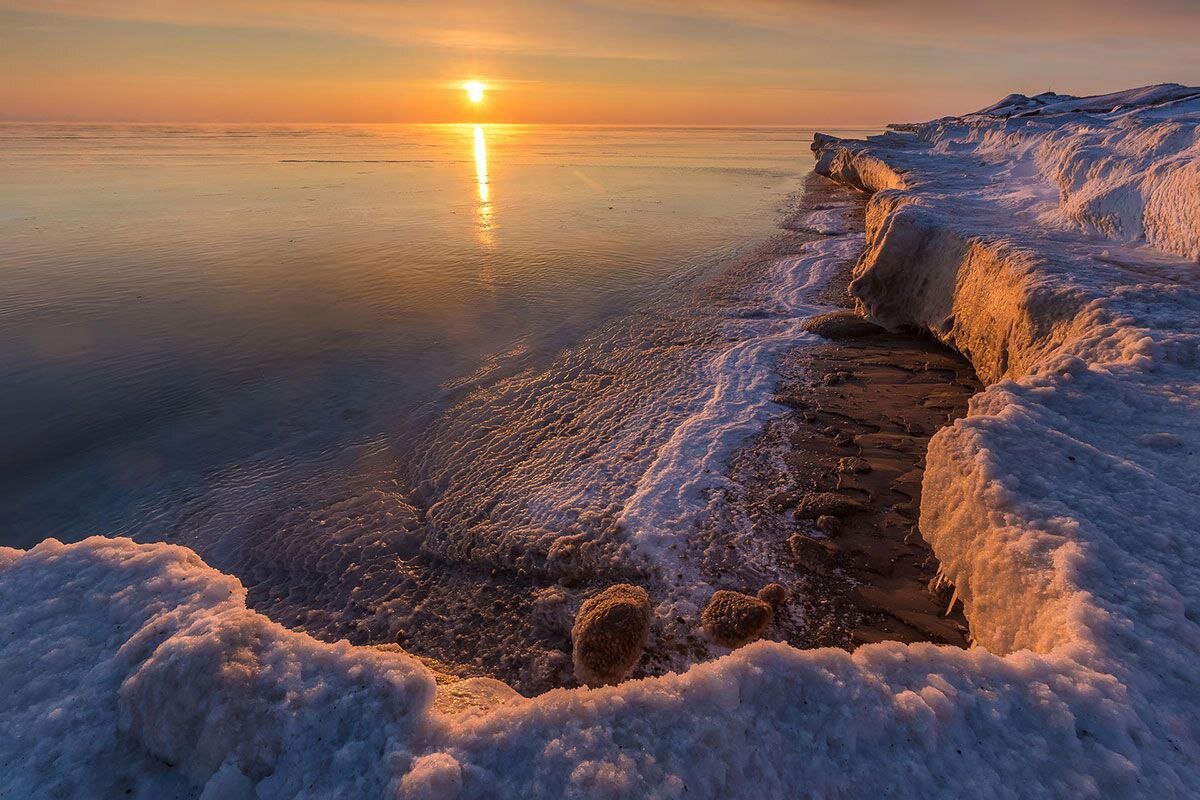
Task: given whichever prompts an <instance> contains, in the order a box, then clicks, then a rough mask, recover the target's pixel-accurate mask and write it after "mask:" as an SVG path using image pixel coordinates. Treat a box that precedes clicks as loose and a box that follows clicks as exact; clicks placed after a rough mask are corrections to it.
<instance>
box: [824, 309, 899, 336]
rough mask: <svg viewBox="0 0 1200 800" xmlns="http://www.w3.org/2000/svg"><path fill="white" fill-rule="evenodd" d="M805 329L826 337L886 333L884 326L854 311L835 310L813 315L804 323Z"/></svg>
mask: <svg viewBox="0 0 1200 800" xmlns="http://www.w3.org/2000/svg"><path fill="white" fill-rule="evenodd" d="M804 330H806V331H808V332H809V333H815V334H816V335H817V336H823V337H824V338H826V339H861V338H863V337H865V336H875V335H877V334H880V333H886V331H885V330H884V329H883V328H881V327H880V326H878V325H876V324H875V323H874V322H868V321H867V320H865V319H863V318H862V317H860V316H859V315H858V314H855V313H854V312H853V311H834V312H833V313H830V314H821V315H819V316H816V317H813V318H812V319H810V320H808V321H807V322H805V323H804Z"/></svg>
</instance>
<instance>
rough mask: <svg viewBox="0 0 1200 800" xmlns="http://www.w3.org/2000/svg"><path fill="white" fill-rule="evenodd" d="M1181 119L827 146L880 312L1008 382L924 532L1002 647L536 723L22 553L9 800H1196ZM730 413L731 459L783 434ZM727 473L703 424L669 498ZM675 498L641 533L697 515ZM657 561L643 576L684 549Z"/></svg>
mask: <svg viewBox="0 0 1200 800" xmlns="http://www.w3.org/2000/svg"><path fill="white" fill-rule="evenodd" d="M1174 91H1175V90H1174V89H1172V90H1170V91H1167V90H1165V89H1164V90H1162V91H1157V92H1149V93H1148V94H1147V95H1146V96H1143V97H1142V99H1141V100H1137V101H1136V102H1135V101H1133V100H1130V99H1128V98H1129V96H1132V94H1131V93H1125V94H1126V95H1127V97H1126V99H1123V100H1122V101H1121V102H1119V103H1118V104H1117V105H1114V106H1112V108H1110V109H1109V110H1107V111H1096V110H1088V111H1087V113H1084V114H1079V113H1075V111H1074V109H1062V108H1061V106H1062V105H1063V104H1064V103H1065V104H1068V105H1069V104H1070V103H1071V102H1073V101H1071V100H1064V99H1061V98H1058V97H1056V98H1045V97H1043V98H1042V101H1039V102H1040V105H1039V109H1040V111H1039V113H1037V114H1034V115H1031V116H1027V117H1021V116H1011V117H1007V118H1005V117H1004V115H1003V114H999V115H995V116H993V115H973V116H971V117H967V118H962V119H956V120H938V121H936V122H933V123H928V124H924V125H916V126H909V128H908V129H907V130H906V132H895V133H892V134H890V135H887V136H883V137H877V138H873V139H871V140H868V141H866V142H850V141H842V140H836V139H833V138H831V137H825V136H818V137H817V139H816V141H815V142H814V149H815V150H816V152H817V155H818V169H819V170H820V171H821V172H823V173H824V174H826V175H829V176H832V177H835V178H836V179H837V180H839V181H842V182H844V183H846V184H848V185H852V186H857V187H859V188H861V189H864V190H866V191H868V192H871V193H872V198H871V201H870V204H869V207H868V216H867V230H866V239H865V245H866V249H865V252H864V253H863V255H862V257H861V259H860V261H859V263H858V266H857V267H856V278H855V281H854V284H853V290H854V291H855V292H856V293H857V294H858V296H859V298H860V300H861V302H862V304H863V306H864V307H865V310H866V311H868V312H869V313H870V314H871V315H873V316H874V317H875V318H876V319H878V320H880V321H881V322H884V323H887V324H893V325H899V324H903V325H915V326H920V327H923V328H925V329H927V330H929V331H930V332H931V333H933V334H934V335H935V336H937V337H939V338H941V339H942V340H943V341H946V342H948V343H950V344H951V345H953V346H955V347H957V348H958V349H959V350H961V351H962V352H963V353H965V354H966V355H968V357H970V358H971V360H972V361H973V362H974V364H975V366H976V368H977V370H978V372H979V374H980V376H981V377H983V378H984V379H985V380H986V381H988V382H989V383H990V386H989V388H988V389H987V390H985V391H984V392H982V393H981V394H980V395H978V396H977V397H976V398H974V400H973V401H972V403H971V408H970V413H969V415H968V416H967V417H965V418H963V419H961V420H959V421H958V422H956V423H955V424H954V425H952V426H950V427H948V428H946V429H944V430H943V431H942V432H940V433H939V434H937V435H936V436H935V437H934V439H933V440H932V442H931V445H930V451H929V454H928V468H927V471H926V476H925V486H924V496H923V500H922V511H921V525H922V530H923V532H924V533H925V536H926V537H927V538H928V539H929V541H930V542H931V544H932V546H933V548H934V550H935V552H936V554H937V555H938V557H939V558H940V560H941V563H942V568H943V572H944V574H945V576H946V577H947V578H948V579H949V580H951V581H953V582H954V583H955V585H956V587H957V592H958V596H959V597H960V598H961V599H962V600H963V601H964V603H965V605H966V608H967V613H968V618H969V620H970V622H971V628H972V634H973V636H974V638H975V640H976V642H977V643H978V644H979V645H982V646H979V647H975V648H972V649H971V650H967V651H963V650H959V649H957V648H943V647H937V646H934V645H929V644H917V645H903V644H899V643H885V644H879V645H871V646H865V647H861V648H859V649H858V650H857V651H855V652H854V653H853V654H849V653H845V652H842V651H840V650H827V649H826V650H814V651H804V652H801V651H798V650H795V649H792V648H790V647H787V646H785V645H781V644H776V643H770V642H759V643H755V644H752V645H750V646H747V647H745V648H742V649H740V650H738V651H736V652H734V653H733V654H731V655H729V656H726V657H724V658H720V659H717V660H714V661H710V662H707V663H703V664H700V665H697V666H694V667H692V668H691V669H689V670H687V671H686V672H684V673H682V674H668V675H665V676H663V677H660V678H651V679H645V680H640V681H630V682H626V683H623V684H620V685H618V686H612V687H605V688H600V689H595V690H586V689H579V690H569V691H568V690H555V691H551V692H548V693H546V694H543V695H541V696H539V697H537V698H533V699H526V698H521V697H519V696H516V695H514V694H512V693H510V692H506V691H503V690H502V689H500V688H499V687H496V686H492V685H483V686H476V685H473V684H472V685H468V683H469V682H466V681H463V682H459V683H458V684H457V685H456V684H444V683H443V685H442V686H438V687H436V689H435V684H434V680H433V678H434V676H433V674H432V673H431V672H430V671H429V670H428V669H426V668H425V667H424V666H422V665H421V664H420V663H419V662H417V661H416V660H415V659H413V658H411V657H409V656H407V655H406V654H404V653H403V652H400V651H398V649H397V648H394V647H392V648H367V647H353V646H350V645H349V644H347V643H345V642H342V643H338V644H323V643H320V642H317V641H315V640H313V639H312V638H310V637H308V636H307V635H305V634H301V633H295V632H292V631H289V630H286V629H284V628H282V627H280V626H278V625H276V624H274V623H271V622H270V621H268V620H267V619H266V618H265V617H262V616H261V615H259V614H257V613H254V612H252V611H249V610H247V609H246V606H245V592H244V590H243V589H242V587H241V585H240V584H239V583H238V582H237V581H236V580H235V579H233V578H231V577H229V576H226V575H223V574H221V573H219V572H217V571H215V570H213V569H211V568H209V567H208V566H206V565H205V564H204V563H203V562H201V561H200V560H199V558H198V557H197V556H196V555H195V554H193V553H192V552H191V551H189V550H187V549H184V548H180V547H174V546H170V545H161V544H159V545H145V544H143V545H139V544H135V543H133V542H131V541H129V540H125V539H112V540H109V539H101V538H92V539H87V540H85V541H82V542H79V543H77V544H72V545H62V544H59V543H58V542H54V541H46V542H43V543H42V544H40V545H38V546H37V547H35V548H33V549H31V550H28V551H18V550H11V549H0V690H2V691H0V763H3V764H4V765H5V766H6V767H7V769H5V770H3V771H0V796H5V797H8V796H12V797H63V796H66V797H108V796H126V797H140V798H160V797H205V798H215V797H230V798H237V797H258V798H285V797H286V798H293V797H309V798H312V797H398V798H418V797H424V798H526V799H527V798H561V797H571V798H615V797H630V798H634V797H637V798H641V797H654V798H683V797H687V798H696V797H699V798H727V797H751V796H753V797H764V798H771V797H794V796H797V795H803V796H811V797H845V796H886V797H914V798H916V797H920V798H929V797H948V796H953V797H956V798H961V797H1046V798H1050V797H1090V798H1099V797H1104V798H1110V797H1194V796H1197V795H1198V794H1200V768H1198V767H1197V764H1200V727H1198V726H1200V722H1197V720H1200V627H1198V625H1197V621H1198V620H1200V539H1198V538H1197V534H1198V532H1200V504H1198V503H1197V502H1196V500H1195V486H1196V485H1197V483H1198V481H1200V475H1198V474H1197V473H1198V472H1200V459H1198V458H1197V457H1196V453H1197V447H1198V446H1200V380H1198V378H1200V374H1198V369H1200V278H1198V271H1197V266H1196V264H1195V263H1194V262H1195V259H1196V258H1197V252H1196V247H1197V245H1196V238H1195V237H1196V235H1197V225H1196V217H1195V216H1194V214H1195V210H1194V209H1195V205H1196V197H1197V193H1196V191H1195V184H1194V183H1190V182H1189V181H1192V180H1194V177H1195V175H1196V169H1197V161H1198V158H1197V153H1196V146H1197V145H1196V141H1197V139H1196V129H1197V114H1198V113H1200V108H1197V106H1196V101H1195V100H1194V99H1188V97H1186V96H1184V95H1178V96H1175V95H1173V94H1172V92H1174ZM1108 97H1110V98H1111V97H1115V96H1108ZM1164 97H1166V98H1167V99H1164ZM1171 98H1173V99H1171ZM1135 100H1136V98H1135ZM1022 103H1023V101H1021V100H1019V99H1016V100H1014V99H1013V98H1008V99H1007V100H1006V104H1005V103H1002V104H999V105H998V108H1000V109H1003V108H1005V107H1016V106H1019V105H1021V104H1022ZM1109 103H1110V100H1105V101H1104V103H1100V104H1098V105H1097V104H1095V103H1093V104H1092V105H1090V106H1087V108H1089V109H1097V108H1100V107H1101V106H1104V105H1106V104H1109ZM1139 103H1140V104H1139ZM1055 106H1059V107H1060V108H1059V110H1058V111H1053V110H1049V109H1052V108H1053V107H1055ZM1118 106H1120V108H1118ZM1114 109H1116V110H1114ZM834 223H836V220H821V224H822V225H823V226H824V225H826V224H828V229H830V230H835V229H836V230H841V228H839V227H838V226H837V225H836V224H834ZM853 238H854V239H857V240H858V243H861V242H862V239H861V237H853ZM853 243H854V242H853V241H852V240H850V239H843V240H842V241H840V242H837V243H835V242H833V241H832V240H831V242H830V244H828V245H825V246H823V247H824V248H825V249H828V250H829V252H823V250H822V248H820V247H818V248H814V250H813V251H812V252H811V253H809V254H808V255H807V256H806V258H809V259H822V258H829V259H833V258H836V257H845V256H846V255H847V253H846V252H842V249H844V248H849V247H850V245H851V244H853ZM834 251H837V252H834ZM801 260H803V259H801ZM798 266H799V262H797V263H796V264H790V263H788V264H784V263H781V264H780V265H779V269H780V276H779V277H780V281H781V283H783V284H785V286H786V287H787V288H786V289H785V290H784V291H782V292H781V294H780V298H779V304H780V306H781V309H782V311H783V312H785V313H783V314H782V316H781V317H780V318H776V319H771V318H769V317H768V318H765V319H766V321H765V322H763V325H762V326H763V328H764V329H765V330H764V331H761V333H762V334H763V336H762V337H761V338H759V339H758V341H756V343H755V344H756V346H757V347H759V349H757V350H753V351H749V350H746V351H745V352H743V350H745V348H742V349H738V347H736V346H735V347H734V348H733V349H731V350H730V351H729V358H728V359H727V360H720V361H719V362H718V363H715V364H714V365H713V366H714V367H715V368H719V370H718V371H719V372H720V374H722V375H726V376H727V377H728V382H729V384H730V385H731V386H732V385H735V384H736V382H737V381H739V380H742V381H745V380H751V381H752V382H756V385H757V383H763V384H764V385H766V384H769V378H765V377H763V376H764V375H765V372H764V370H763V367H762V363H763V360H762V358H761V355H762V353H763V352H768V351H771V350H773V349H775V348H777V347H783V346H784V344H785V340H787V338H788V337H789V336H792V337H799V336H800V335H801V334H800V331H802V330H803V326H802V325H801V324H799V323H798V322H797V324H796V325H794V326H793V320H792V319H791V317H792V316H793V314H792V312H794V311H795V309H796V308H798V307H799V304H801V302H802V298H801V297H800V296H799V295H797V296H795V297H793V296H792V295H791V290H792V288H795V289H796V290H797V291H799V290H800V289H801V288H802V287H800V286H799V283H802V281H798V280H797V279H798V278H801V277H803V276H805V275H810V274H812V269H811V268H808V269H804V270H798V269H797V267H798ZM810 267H811V265H810ZM788 281H791V283H788ZM793 303H795V304H797V305H793ZM750 319H753V318H750ZM735 322H736V320H735ZM793 327H795V330H792V328H793ZM756 338H758V337H756ZM743 371H744V374H742V373H743ZM752 388H753V387H752ZM720 396H721V395H720V392H718V393H717V394H714V395H712V399H713V403H712V404H711V405H710V404H708V403H705V405H704V408H703V413H704V414H706V415H709V416H711V417H712V418H713V419H716V420H718V421H722V425H723V429H729V430H739V431H740V430H744V429H746V428H747V427H749V426H750V424H751V422H752V421H753V419H755V418H757V417H759V415H761V414H762V413H764V409H766V408H767V407H768V406H767V401H766V399H765V397H767V396H768V395H767V394H766V393H763V392H759V391H750V392H748V393H745V392H741V391H736V392H733V393H732V394H731V395H729V396H732V397H735V398H741V399H742V400H746V398H753V402H743V403H740V404H739V403H735V404H733V405H732V407H730V408H724V409H723V408H720V407H719V406H720V405H721V403H720V402H719V401H720ZM759 398H764V399H762V400H761V401H760V399H759ZM739 435H740V434H739ZM717 450H721V451H723V450H724V445H721V446H719V447H717V448H715V450H714V449H710V448H707V447H706V448H698V447H697V446H696V445H695V444H694V438H693V437H692V436H691V434H690V433H689V429H688V427H687V426H686V425H682V426H680V427H679V430H678V432H677V436H675V437H674V439H673V441H672V444H671V446H670V447H668V448H664V449H663V450H662V452H661V454H660V456H659V460H660V461H661V462H662V463H661V464H660V465H659V466H658V467H657V468H656V469H655V470H652V471H651V473H650V474H651V477H653V476H665V475H668V474H674V473H678V472H679V470H678V469H676V468H675V467H674V466H673V463H674V461H676V460H677V459H676V456H675V455H674V454H679V453H682V454H688V453H693V451H701V452H695V453H693V455H691V456H689V457H688V458H687V459H685V460H686V461H687V462H688V463H689V464H696V463H699V464H704V463H707V461H706V459H708V458H715V457H716V456H714V455H713V453H714V452H716V451H717ZM693 474H694V473H693ZM670 485H673V486H678V485H680V484H679V483H678V482H677V481H674V480H673V481H670V482H666V483H664V482H656V481H650V482H648V483H647V484H646V485H645V486H644V487H642V488H643V489H644V490H645V491H643V492H641V494H640V497H641V498H642V499H641V500H640V501H639V502H635V503H631V504H630V506H631V507H630V508H627V509H626V515H627V519H626V521H627V522H628V521H629V520H630V519H637V520H654V521H655V522H656V523H657V522H658V521H661V520H668V521H670V520H671V519H674V518H675V517H677V516H680V515H683V516H686V514H685V513H684V511H685V510H686V508H687V507H688V506H689V503H690V500H688V502H682V501H681V500H680V498H679V496H678V495H677V494H671V493H665V492H661V491H659V490H660V489H663V488H664V487H668V486H670ZM701 488H702V487H701ZM687 491H689V492H692V493H695V492H696V491H697V489H696V487H691V488H689V489H688V490H687ZM701 493H702V492H701ZM684 499H685V500H687V498H684ZM654 530H655V527H654V526H651V525H649V523H647V524H646V525H645V526H643V527H639V528H638V538H637V541H636V546H637V548H638V549H639V552H645V551H649V552H657V551H659V550H666V549H669V548H670V545H671V542H669V541H668V540H667V539H666V538H663V537H656V536H654V535H653V532H654ZM443 680H444V679H443Z"/></svg>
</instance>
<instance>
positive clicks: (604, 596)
mask: <svg viewBox="0 0 1200 800" xmlns="http://www.w3.org/2000/svg"><path fill="white" fill-rule="evenodd" d="M649 631H650V597H649V595H647V594H646V590H645V589H642V588H641V587H639V586H631V585H629V584H627V583H619V584H616V585H615V586H610V587H608V588H607V589H605V590H604V591H603V592H601V593H600V594H598V595H596V596H595V597H591V598H589V599H588V600H585V601H584V603H583V605H582V606H580V607H579V613H578V614H577V615H576V616H575V625H574V626H573V627H572V628H571V638H572V639H573V640H574V643H575V644H574V650H573V656H574V661H575V677H576V678H577V679H578V680H579V681H580V682H581V683H585V684H587V685H588V686H604V685H605V684H612V683H619V682H620V681H621V679H622V678H624V677H625V675H626V674H628V672H629V670H631V669H633V666H634V664H636V663H637V662H638V659H639V658H641V657H642V650H644V649H645V647H646V637H647V635H648V634H649Z"/></svg>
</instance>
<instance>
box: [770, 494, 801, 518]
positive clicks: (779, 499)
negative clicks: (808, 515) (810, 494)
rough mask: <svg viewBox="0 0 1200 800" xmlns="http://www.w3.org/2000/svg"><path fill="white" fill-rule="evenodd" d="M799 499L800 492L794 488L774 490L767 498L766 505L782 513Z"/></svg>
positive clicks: (777, 512)
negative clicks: (782, 490) (781, 490)
mask: <svg viewBox="0 0 1200 800" xmlns="http://www.w3.org/2000/svg"><path fill="white" fill-rule="evenodd" d="M799 500H800V493H799V492H797V491H795V490H789V491H784V492H776V493H775V494H773V495H771V496H770V497H768V498H767V506H768V507H769V508H770V509H771V510H772V511H774V512H775V513H776V514H782V513H783V512H784V511H787V510H788V509H789V508H792V507H794V506H795V505H796V503H797V502H798V501H799Z"/></svg>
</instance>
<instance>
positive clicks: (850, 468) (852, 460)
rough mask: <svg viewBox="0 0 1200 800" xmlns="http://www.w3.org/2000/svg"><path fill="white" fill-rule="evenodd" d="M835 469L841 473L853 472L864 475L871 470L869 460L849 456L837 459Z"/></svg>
mask: <svg viewBox="0 0 1200 800" xmlns="http://www.w3.org/2000/svg"><path fill="white" fill-rule="evenodd" d="M837 470H838V472H841V473H843V474H845V473H853V474H855V475H866V474H867V473H868V472H870V471H871V470H872V467H871V462H870V461H867V460H866V459H865V458H858V457H856V456H851V457H849V458H843V459H841V460H839V461H838V466H837Z"/></svg>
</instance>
